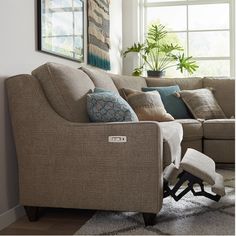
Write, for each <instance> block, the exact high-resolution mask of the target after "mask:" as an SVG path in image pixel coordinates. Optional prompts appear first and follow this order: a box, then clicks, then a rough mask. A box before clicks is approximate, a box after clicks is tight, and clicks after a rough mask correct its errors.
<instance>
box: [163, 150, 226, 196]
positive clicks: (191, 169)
mask: <svg viewBox="0 0 236 236" xmlns="http://www.w3.org/2000/svg"><path fill="white" fill-rule="evenodd" d="M176 175H177V179H178V182H177V183H176V184H175V186H174V187H173V188H172V189H171V188H170V187H169V184H170V181H173V178H174V177H176ZM185 182H188V184H187V187H186V188H185V189H184V190H183V191H182V192H180V193H179V194H178V195H176V194H177V192H178V190H179V189H180V187H181V186H182V185H183V184H184V183H185ZM204 182H207V183H208V184H210V185H212V192H213V193H215V194H213V193H208V192H206V191H205V189H204ZM196 184H197V185H199V186H200V189H201V190H200V191H196V190H195V189H194V185H196ZM189 191H191V192H192V193H193V195H194V196H205V197H207V198H210V199H212V200H214V201H219V200H220V198H221V197H222V196H224V195H225V189H224V179H223V177H222V176H221V175H220V174H218V173H216V172H215V162H214V161H213V160H212V159H211V158H209V157H208V156H206V155H204V154H202V153H200V152H198V151H196V150H194V149H190V148H189V149H188V150H187V152H186V154H185V155H184V158H183V160H182V161H181V163H180V168H179V169H178V168H177V167H176V166H175V165H174V164H171V165H170V166H168V167H167V168H166V169H165V171H164V197H168V196H172V197H173V198H174V199H175V200H176V201H178V200H180V199H181V198H182V197H183V196H184V195H185V194H187V193H188V192H189Z"/></svg>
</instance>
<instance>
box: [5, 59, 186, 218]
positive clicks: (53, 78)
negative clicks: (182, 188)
mask: <svg viewBox="0 0 236 236" xmlns="http://www.w3.org/2000/svg"><path fill="white" fill-rule="evenodd" d="M32 74H33V75H17V76H14V77H11V78H9V79H7V81H6V87H7V92H8V101H9V108H10V115H11V121H12V127H13V134H14V139H15V145H16V151H17V159H18V167H19V188H20V203H21V204H22V205H23V206H25V209H26V213H27V215H28V217H29V219H30V220H36V219H37V217H38V215H37V213H38V209H39V207H62V208H80V209H102V210H117V211H136V212H143V213H144V218H146V219H148V217H149V215H150V214H149V213H158V212H159V211H160V209H161V207H162V199H163V167H164V166H167V165H169V164H170V163H172V162H175V163H176V164H177V165H178V163H179V161H180V158H181V146H180V144H181V141H182V137H183V131H182V127H181V125H180V124H178V123H174V122H173V123H172V124H169V123H166V122H163V123H162V124H160V123H157V122H149V121H147V122H136V123H135V122H121V123H90V122H89V118H88V114H87V109H86V94H87V93H88V92H89V91H90V90H91V89H94V88H95V86H97V87H103V88H107V89H110V90H113V91H114V92H117V93H118V90H117V88H116V86H115V85H114V83H113V81H112V79H111V78H109V77H108V76H107V77H106V74H104V73H102V72H99V71H97V72H96V78H95V79H94V78H93V79H91V78H90V77H89V76H88V75H87V74H86V73H85V72H83V71H82V70H78V69H76V68H71V67H68V66H63V65H59V64H55V63H47V64H45V65H43V66H41V67H39V68H37V69H36V70H35V71H33V73H32ZM124 81H125V80H124ZM140 81H142V82H141V83H143V85H145V80H141V79H140ZM141 83H140V84H139V83H137V82H136V81H135V80H131V82H129V81H128V82H127V86H130V85H131V84H133V85H134V87H135V86H141ZM110 136H126V137H127V140H128V141H127V142H126V143H110V142H109V141H108V140H109V137H110ZM163 137H164V139H165V142H164V143H163ZM163 149H164V151H163ZM163 152H164V155H163Z"/></svg>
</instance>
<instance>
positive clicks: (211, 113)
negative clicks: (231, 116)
mask: <svg viewBox="0 0 236 236" xmlns="http://www.w3.org/2000/svg"><path fill="white" fill-rule="evenodd" d="M176 95H177V96H179V97H181V98H182V99H183V101H184V103H185V104H186V105H187V107H188V108H189V110H190V111H191V112H192V114H193V116H194V118H196V119H205V120H208V119H225V118H226V116H225V114H224V112H223V111H222V109H221V107H220V106H219V104H218V103H217V101H216V99H215V97H214V95H213V93H212V91H211V90H210V89H208V88H203V89H196V90H182V91H181V92H178V93H177V94H176Z"/></svg>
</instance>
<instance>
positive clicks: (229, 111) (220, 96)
mask: <svg viewBox="0 0 236 236" xmlns="http://www.w3.org/2000/svg"><path fill="white" fill-rule="evenodd" d="M203 87H204V88H207V87H210V88H213V93H214V96H215V98H216V100H217V102H218V104H219V105H220V107H221V108H222V110H223V112H224V113H225V115H226V116H227V118H231V117H232V116H235V80H234V79H229V78H223V77H218V78H213V77H206V78H204V79H203Z"/></svg>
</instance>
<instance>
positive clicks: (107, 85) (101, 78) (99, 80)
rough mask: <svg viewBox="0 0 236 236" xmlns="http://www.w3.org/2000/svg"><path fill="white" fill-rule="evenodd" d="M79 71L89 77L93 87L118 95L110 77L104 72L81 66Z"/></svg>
mask: <svg viewBox="0 0 236 236" xmlns="http://www.w3.org/2000/svg"><path fill="white" fill-rule="evenodd" d="M80 69H81V70H82V71H84V72H85V73H86V74H87V75H88V76H89V77H90V79H91V80H92V81H93V83H94V85H95V87H99V88H103V89H107V90H110V91H113V92H115V93H119V92H118V90H117V88H116V86H115V84H114V82H113V81H112V79H111V77H110V76H109V75H108V74H107V73H106V72H104V71H102V70H99V69H94V68H91V67H84V66H82V67H81V68H80Z"/></svg>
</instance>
